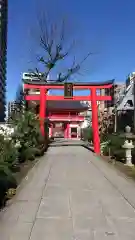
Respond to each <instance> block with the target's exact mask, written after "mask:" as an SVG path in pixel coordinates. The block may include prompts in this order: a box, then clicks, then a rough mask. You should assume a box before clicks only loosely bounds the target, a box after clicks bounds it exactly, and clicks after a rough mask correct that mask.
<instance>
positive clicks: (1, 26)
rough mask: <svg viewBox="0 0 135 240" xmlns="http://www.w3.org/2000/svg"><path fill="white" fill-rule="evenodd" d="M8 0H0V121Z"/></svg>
mask: <svg viewBox="0 0 135 240" xmlns="http://www.w3.org/2000/svg"><path fill="white" fill-rule="evenodd" d="M7 21H8V0H0V122H4V120H5V110H6V67H7Z"/></svg>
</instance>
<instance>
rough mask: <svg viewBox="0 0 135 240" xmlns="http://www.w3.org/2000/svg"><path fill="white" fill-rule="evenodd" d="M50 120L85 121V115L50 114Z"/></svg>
mask: <svg viewBox="0 0 135 240" xmlns="http://www.w3.org/2000/svg"><path fill="white" fill-rule="evenodd" d="M48 118H49V120H50V121H67V120H68V121H69V120H70V121H76V122H79V121H84V117H83V116H63V117H62V116H49V117H48Z"/></svg>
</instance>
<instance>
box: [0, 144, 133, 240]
mask: <svg viewBox="0 0 135 240" xmlns="http://www.w3.org/2000/svg"><path fill="white" fill-rule="evenodd" d="M134 208H135V184H134V183H133V182H130V181H129V180H126V179H125V178H124V177H123V176H120V175H118V173H117V172H116V171H114V170H113V169H111V168H110V167H109V165H108V164H106V163H104V162H103V161H102V160H100V159H99V158H98V157H96V156H95V155H94V154H93V153H91V152H89V151H88V150H86V149H85V148H83V147H81V146H69V147H68V146H62V147H61V146H59V147H51V148H50V149H49V150H48V152H47V154H46V155H45V156H44V157H43V158H42V159H41V160H40V161H39V162H38V163H37V164H36V166H35V167H34V168H33V169H32V170H31V171H30V172H29V174H28V176H27V177H26V179H25V180H24V181H23V182H22V184H21V186H20V187H19V189H18V193H17V195H16V197H15V198H14V199H13V202H12V203H11V204H10V205H9V206H8V207H7V208H6V209H5V210H4V211H2V212H1V213H0V240H38V239H39V240H75V239H76V240H88V239H89V240H90V239H91V240H103V239H105V240H107V239H108V240H114V239H117V240H118V239H119V240H135V209H134Z"/></svg>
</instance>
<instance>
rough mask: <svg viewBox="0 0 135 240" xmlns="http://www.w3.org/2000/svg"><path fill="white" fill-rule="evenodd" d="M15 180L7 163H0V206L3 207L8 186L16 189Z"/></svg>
mask: <svg viewBox="0 0 135 240" xmlns="http://www.w3.org/2000/svg"><path fill="white" fill-rule="evenodd" d="M16 187H17V182H16V180H15V178H14V177H13V175H12V172H11V171H10V169H9V168H8V166H7V163H5V164H4V163H0V207H3V206H4V205H5V203H6V200H7V191H8V189H10V188H14V189H16Z"/></svg>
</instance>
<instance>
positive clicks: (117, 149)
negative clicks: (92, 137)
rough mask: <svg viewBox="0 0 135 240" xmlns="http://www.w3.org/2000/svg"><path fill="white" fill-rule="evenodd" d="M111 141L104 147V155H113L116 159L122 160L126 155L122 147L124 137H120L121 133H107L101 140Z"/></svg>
mask: <svg viewBox="0 0 135 240" xmlns="http://www.w3.org/2000/svg"><path fill="white" fill-rule="evenodd" d="M104 141H109V143H108V145H107V146H106V147H105V148H104V150H103V154H104V155H111V156H112V157H114V158H116V160H120V161H121V160H122V159H123V158H124V156H125V151H124V149H123V148H122V145H123V143H124V139H123V138H121V137H120V135H119V134H118V135H116V134H106V135H104V136H101V142H104Z"/></svg>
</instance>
